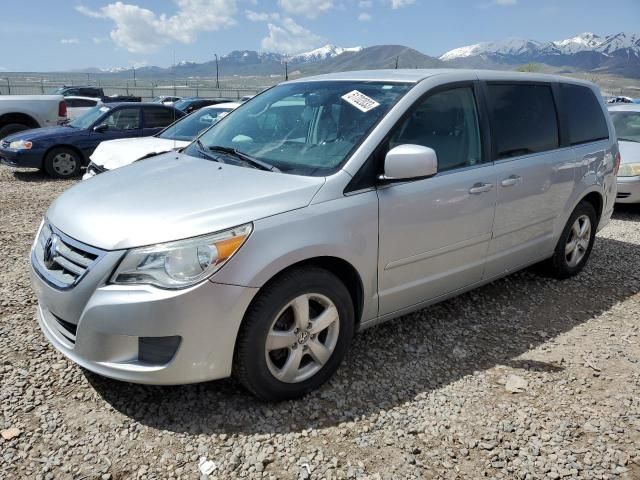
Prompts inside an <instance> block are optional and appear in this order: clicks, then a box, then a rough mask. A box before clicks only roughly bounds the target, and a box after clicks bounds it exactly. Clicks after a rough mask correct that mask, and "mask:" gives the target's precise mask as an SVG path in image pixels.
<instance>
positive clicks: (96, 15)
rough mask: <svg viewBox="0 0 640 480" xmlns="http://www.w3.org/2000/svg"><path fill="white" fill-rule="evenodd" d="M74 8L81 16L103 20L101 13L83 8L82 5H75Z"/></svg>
mask: <svg viewBox="0 0 640 480" xmlns="http://www.w3.org/2000/svg"><path fill="white" fill-rule="evenodd" d="M75 8H76V10H77V11H78V12H80V13H82V14H83V15H86V16H87V17H91V18H104V15H102V13H100V12H98V11H96V10H91V9H90V8H89V7H85V6H84V5H76V7H75Z"/></svg>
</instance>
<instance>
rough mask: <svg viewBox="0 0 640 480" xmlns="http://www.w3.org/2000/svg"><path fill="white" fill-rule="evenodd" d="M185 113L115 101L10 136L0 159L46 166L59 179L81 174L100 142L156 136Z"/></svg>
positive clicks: (18, 164)
mask: <svg viewBox="0 0 640 480" xmlns="http://www.w3.org/2000/svg"><path fill="white" fill-rule="evenodd" d="M183 115H184V114H183V113H182V112H181V111H179V110H176V109H175V108H173V107H168V106H165V105H158V104H152V103H112V104H107V105H102V106H101V107H93V108H92V109H91V110H89V111H88V112H87V113H85V114H84V115H81V116H80V117H78V118H76V119H75V120H73V121H71V122H69V123H67V124H65V125H63V126H59V127H49V128H39V129H35V130H29V131H26V132H20V133H16V134H13V135H9V136H8V137H6V138H5V139H4V140H3V141H2V142H0V161H1V162H2V163H3V164H5V165H8V166H10V167H30V168H41V169H44V170H45V171H46V172H47V173H48V174H49V175H51V176H52V177H56V178H69V177H73V176H75V175H78V173H80V168H81V167H82V166H83V165H87V164H88V163H89V161H88V160H89V156H90V155H91V154H92V153H93V151H94V150H95V148H96V147H97V146H98V144H99V143H100V142H103V141H105V140H112V139H116V138H131V137H146V136H149V135H155V134H156V133H158V132H159V131H160V130H162V129H163V128H165V127H166V126H167V125H169V124H171V123H173V121H174V120H175V119H176V118H180V117H182V116H183Z"/></svg>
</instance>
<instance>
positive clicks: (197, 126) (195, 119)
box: [158, 107, 232, 142]
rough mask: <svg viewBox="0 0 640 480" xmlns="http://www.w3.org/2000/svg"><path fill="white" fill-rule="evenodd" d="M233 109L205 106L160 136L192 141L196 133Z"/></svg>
mask: <svg viewBox="0 0 640 480" xmlns="http://www.w3.org/2000/svg"><path fill="white" fill-rule="evenodd" d="M231 110H232V109H231V108H215V107H213V108H203V109H201V110H198V111H197V112H194V113H192V114H191V115H189V116H188V117H184V118H183V119H182V120H180V121H179V122H176V123H174V124H173V125H171V126H170V127H169V128H167V129H165V130H163V131H162V133H160V134H159V135H158V136H159V137H160V138H166V139H168V140H182V141H185V142H188V141H191V140H193V138H194V137H195V136H196V135H199V134H200V133H202V132H204V131H205V130H206V129H207V128H209V127H210V126H211V125H213V124H214V123H216V122H217V121H218V120H220V119H222V118H223V117H224V116H225V115H227V114H228V113H229V112H230V111H231Z"/></svg>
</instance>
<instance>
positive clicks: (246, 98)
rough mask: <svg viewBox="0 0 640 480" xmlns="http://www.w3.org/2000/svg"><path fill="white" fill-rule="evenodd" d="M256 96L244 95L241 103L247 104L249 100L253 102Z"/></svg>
mask: <svg viewBox="0 0 640 480" xmlns="http://www.w3.org/2000/svg"><path fill="white" fill-rule="evenodd" d="M253 97H255V95H243V96H242V98H241V99H240V101H241V102H246V101H247V100H251V99H252V98H253Z"/></svg>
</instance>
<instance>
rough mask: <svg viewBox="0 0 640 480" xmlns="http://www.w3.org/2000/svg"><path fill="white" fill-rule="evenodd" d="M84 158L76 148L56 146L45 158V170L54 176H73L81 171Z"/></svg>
mask: <svg viewBox="0 0 640 480" xmlns="http://www.w3.org/2000/svg"><path fill="white" fill-rule="evenodd" d="M81 166H82V159H81V158H80V155H78V153H77V152H76V151H75V150H72V149H71V148H66V147H59V148H54V149H52V150H51V151H49V153H47V156H46V157H45V159H44V170H45V172H47V174H49V175H50V176H52V177H53V178H71V177H75V176H77V175H78V174H79V173H80V167H81Z"/></svg>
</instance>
